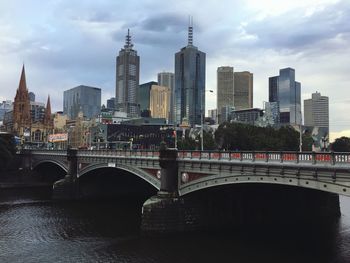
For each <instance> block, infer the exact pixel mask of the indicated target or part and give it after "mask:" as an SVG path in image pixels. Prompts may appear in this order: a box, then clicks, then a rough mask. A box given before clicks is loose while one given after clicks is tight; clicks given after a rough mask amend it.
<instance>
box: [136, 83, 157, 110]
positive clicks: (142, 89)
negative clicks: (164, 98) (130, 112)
mask: <svg viewBox="0 0 350 263" xmlns="http://www.w3.org/2000/svg"><path fill="white" fill-rule="evenodd" d="M155 85H158V83H157V82H155V81H150V82H147V83H144V84H141V85H140V86H139V88H138V90H137V93H138V98H139V105H140V111H141V112H145V111H150V102H151V89H152V86H155Z"/></svg>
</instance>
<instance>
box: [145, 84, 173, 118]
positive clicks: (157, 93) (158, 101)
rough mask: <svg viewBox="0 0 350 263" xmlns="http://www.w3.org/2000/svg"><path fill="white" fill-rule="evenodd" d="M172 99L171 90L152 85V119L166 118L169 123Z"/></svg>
mask: <svg viewBox="0 0 350 263" xmlns="http://www.w3.org/2000/svg"><path fill="white" fill-rule="evenodd" d="M170 97H171V91H170V88H168V87H163V86H158V85H152V88H151V93H150V111H151V116H152V118H165V119H166V120H168V121H169V116H170Z"/></svg>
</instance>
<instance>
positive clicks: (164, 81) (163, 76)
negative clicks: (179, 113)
mask: <svg viewBox="0 0 350 263" xmlns="http://www.w3.org/2000/svg"><path fill="white" fill-rule="evenodd" d="M158 84H159V86H163V87H168V88H169V89H170V106H169V111H170V112H169V123H174V119H175V76H174V73H171V72H161V73H158Z"/></svg>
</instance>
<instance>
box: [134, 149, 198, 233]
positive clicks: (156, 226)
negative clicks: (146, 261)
mask: <svg viewBox="0 0 350 263" xmlns="http://www.w3.org/2000/svg"><path fill="white" fill-rule="evenodd" d="M159 158H160V160H159V162H160V167H161V187H160V191H159V192H158V193H157V195H156V196H152V197H151V198H149V199H148V200H146V202H145V203H144V204H143V207H142V222H141V230H142V232H143V234H146V235H161V234H167V233H178V232H184V231H193V230H196V229H198V228H199V227H200V226H201V223H200V221H199V219H200V218H203V217H202V216H201V209H200V207H198V206H195V205H193V204H192V203H191V202H188V201H187V200H186V199H184V198H183V197H179V194H178V164H177V161H176V159H177V150H176V149H163V150H161V151H160V156H159Z"/></svg>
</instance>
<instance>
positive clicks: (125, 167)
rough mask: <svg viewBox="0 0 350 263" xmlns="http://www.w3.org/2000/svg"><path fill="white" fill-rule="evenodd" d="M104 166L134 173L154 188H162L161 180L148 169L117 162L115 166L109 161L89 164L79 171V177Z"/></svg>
mask: <svg viewBox="0 0 350 263" xmlns="http://www.w3.org/2000/svg"><path fill="white" fill-rule="evenodd" d="M102 168H112V169H116V170H122V171H126V172H129V173H130V174H133V175H134V176H137V177H139V178H141V179H142V180H144V181H145V182H147V183H149V184H150V185H152V186H153V187H154V188H156V189H157V190H159V189H160V181H159V180H158V179H157V178H156V177H155V176H153V175H151V174H149V173H147V172H146V171H144V170H142V169H139V168H136V167H133V166H129V165H124V164H115V165H114V166H111V165H109V164H108V163H98V164H91V165H88V166H86V167H84V168H82V169H80V170H79V171H78V174H77V177H78V178H80V177H82V176H84V175H85V174H87V173H89V172H92V171H94V170H98V169H102Z"/></svg>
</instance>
